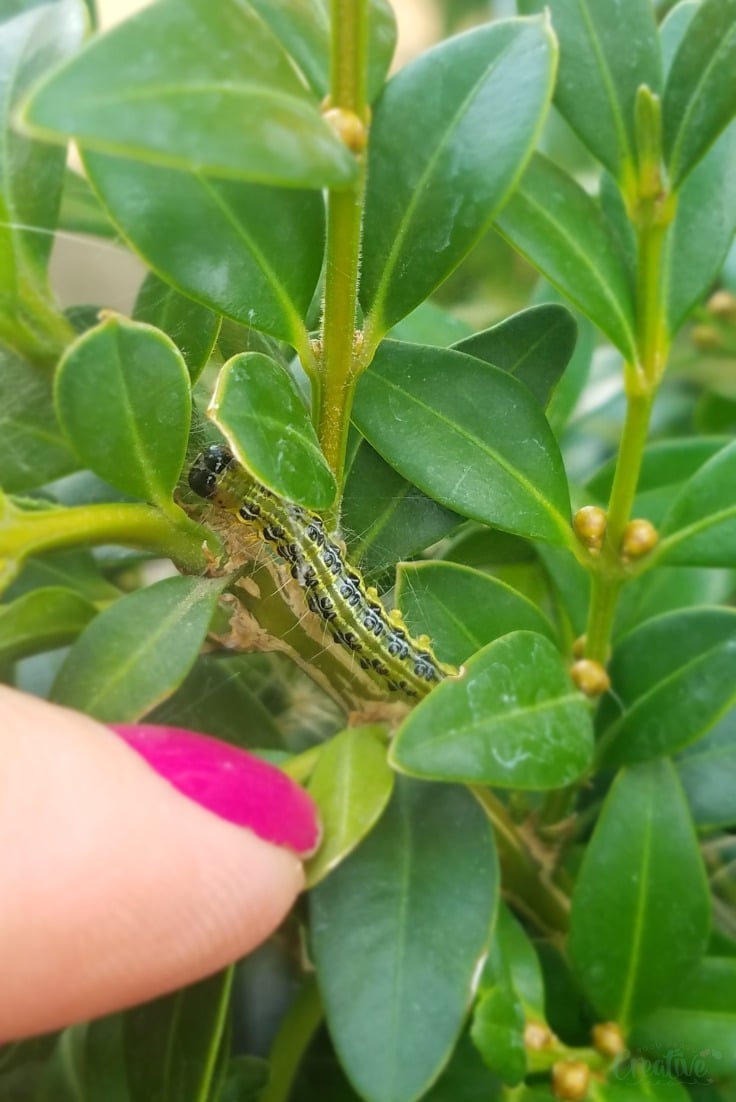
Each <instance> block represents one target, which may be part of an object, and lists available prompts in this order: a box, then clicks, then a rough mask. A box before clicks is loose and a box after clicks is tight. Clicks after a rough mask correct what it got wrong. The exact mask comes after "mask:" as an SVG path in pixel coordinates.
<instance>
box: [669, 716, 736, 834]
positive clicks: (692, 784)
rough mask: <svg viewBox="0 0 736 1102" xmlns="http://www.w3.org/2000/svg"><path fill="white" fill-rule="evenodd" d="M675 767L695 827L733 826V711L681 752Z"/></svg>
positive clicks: (735, 756)
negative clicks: (695, 824)
mask: <svg viewBox="0 0 736 1102" xmlns="http://www.w3.org/2000/svg"><path fill="white" fill-rule="evenodd" d="M675 764H676V766H677V772H678V773H679V776H680V780H681V781H682V785H683V788H684V789H685V795H686V796H687V798H688V803H689V804H690V811H691V812H692V816H693V819H694V820H695V822H696V823H697V825H698V826H701V827H708V828H711V829H712V828H713V827H731V826H734V825H736V711H734V710H732V711H730V712H729V713H728V714H727V715H725V716H724V717H723V719H722V720H721V721H720V722H719V723H717V724H716V726H715V727H714V728H713V729H712V730H711V731H709V732H708V734H707V735H705V737H704V738H701V739H698V741H697V742H696V743H694V744H693V745H692V746H688V747H687V748H686V749H685V750H683V752H682V753H681V754H679V755H678V757H677V759H676V762H675Z"/></svg>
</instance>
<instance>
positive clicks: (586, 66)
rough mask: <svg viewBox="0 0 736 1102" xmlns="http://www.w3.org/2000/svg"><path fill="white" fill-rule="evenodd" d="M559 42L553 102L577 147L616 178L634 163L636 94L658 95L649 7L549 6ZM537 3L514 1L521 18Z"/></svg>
mask: <svg viewBox="0 0 736 1102" xmlns="http://www.w3.org/2000/svg"><path fill="white" fill-rule="evenodd" d="M547 6H548V8H549V10H550V12H551V15H552V25H553V27H554V30H555V33H556V34H557V36H558V38H559V40H560V72H559V76H558V78H557V86H556V88H555V104H556V106H557V107H558V108H559V109H560V111H561V112H562V114H563V115H564V116H565V118H566V119H567V121H568V122H569V123H570V125H571V126H572V128H573V130H575V131H577V133H578V134H579V136H580V137H581V138H582V140H583V142H584V143H585V145H586V146H587V147H588V149H589V150H590V151H591V153H593V155H594V156H595V157H597V158H598V160H599V161H600V162H601V163H602V164H604V165H605V166H606V168H607V169H608V170H609V172H611V173H612V174H613V175H614V176H615V177H616V178H617V179H619V180H621V181H625V180H626V178H627V177H628V176H629V175H630V174H631V173H633V171H634V166H635V162H636V134H635V123H634V105H635V101H636V93H637V89H638V88H639V86H640V85H642V84H647V85H648V86H649V87H650V88H651V89H652V91H654V92H658V91H659V89H660V86H661V82H662V62H661V56H660V48H659V41H658V38H657V24H656V22H655V18H654V8H653V6H652V4H651V3H648V2H647V3H641V0H623V2H621V0H549V3H548V4H547ZM544 7H545V0H520V3H519V8H520V10H521V11H524V12H535V11H541V10H543V9H544Z"/></svg>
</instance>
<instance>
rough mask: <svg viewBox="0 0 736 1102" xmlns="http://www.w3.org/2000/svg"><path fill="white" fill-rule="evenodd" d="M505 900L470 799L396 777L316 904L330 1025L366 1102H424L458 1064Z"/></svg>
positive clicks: (449, 788) (485, 831)
mask: <svg viewBox="0 0 736 1102" xmlns="http://www.w3.org/2000/svg"><path fill="white" fill-rule="evenodd" d="M498 891H499V880H498V869H497V864H496V857H495V850H494V843H493V836H492V833H491V830H490V828H489V825H488V822H487V820H486V819H485V816H484V813H483V811H482V809H481V808H480V805H479V804H478V803H477V802H476V801H475V800H474V798H473V796H472V795H471V794H470V793H469V792H468V791H466V790H465V789H464V788H461V787H459V786H454V785H442V786H440V785H425V784H418V783H416V782H415V781H411V780H407V779H406V778H399V779H398V780H397V783H396V787H395V789H394V794H393V796H392V798H391V801H390V803H389V805H388V808H387V810H386V812H385V814H384V815H383V817H382V818H381V820H380V822H379V823H378V826H376V827H375V828H374V830H373V831H371V833H370V834H369V835H368V837H367V838H366V840H365V841H364V842H363V843H362V844H361V845H360V846H359V847H358V849H357V850H355V852H354V853H352V854H351V855H350V857H348V859H347V860H346V861H343V863H342V864H341V865H340V866H339V867H338V868H337V869H336V870H335V871H334V872H333V873H332V875H331V876H329V877H328V878H327V879H326V880H324V881H323V882H322V883H321V884H320V885H319V886H318V887H317V888H316V889H315V891H313V892H312V893H311V896H310V898H311V917H312V947H313V952H314V959H315V963H316V966H317V976H318V981H319V985H320V989H321V992H322V997H323V1001H324V1005H325V1012H326V1015H327V1024H328V1027H329V1030H330V1033H331V1034H332V1038H333V1041H334V1043H335V1047H336V1049H337V1052H338V1055H339V1057H340V1062H341V1064H342V1065H343V1067H344V1069H345V1071H346V1072H347V1074H348V1076H349V1078H350V1079H351V1081H352V1082H353V1084H354V1085H355V1087H356V1089H357V1090H358V1092H359V1093H360V1096H361V1097H362V1098H364V1099H366V1100H367V1102H395V1100H396V1099H407V1100H408V1099H414V1098H418V1097H419V1096H420V1095H421V1094H423V1093H424V1091H425V1090H426V1089H427V1088H428V1087H429V1085H430V1084H431V1083H432V1081H433V1080H434V1079H435V1078H436V1077H437V1075H438V1074H439V1072H440V1071H441V1069H442V1067H443V1066H444V1064H445V1063H446V1062H447V1060H448V1059H449V1057H450V1054H451V1052H452V1049H453V1046H454V1044H455V1041H456V1040H457V1037H458V1034H459V1033H460V1029H461V1027H462V1023H463V1018H464V1017H465V1013H466V1011H467V1009H468V1005H469V1003H470V1000H471V997H472V994H473V990H474V986H475V983H476V982H477V975H478V965H479V962H480V961H481V959H482V957H483V956H484V954H485V951H486V946H487V941H488V931H489V930H490V928H491V923H492V920H493V915H494V912H495V908H496V906H497V902H498ZM417 992H421V993H422V997H421V998H417Z"/></svg>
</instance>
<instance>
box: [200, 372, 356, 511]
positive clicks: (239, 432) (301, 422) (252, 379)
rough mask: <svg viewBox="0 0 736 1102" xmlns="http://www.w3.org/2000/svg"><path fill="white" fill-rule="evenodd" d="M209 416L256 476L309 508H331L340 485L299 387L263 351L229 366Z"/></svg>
mask: <svg viewBox="0 0 736 1102" xmlns="http://www.w3.org/2000/svg"><path fill="white" fill-rule="evenodd" d="M207 415H208V417H210V419H211V420H212V421H214V423H215V424H216V425H217V427H218V429H219V430H220V431H221V432H222V433H223V435H224V436H225V437H226V438H227V441H228V443H229V444H230V445H231V447H232V449H233V451H234V453H235V455H236V456H237V457H238V459H239V460H240V461H241V463H243V465H244V466H245V467H247V468H248V470H249V471H250V472H251V474H252V475H253V477H254V478H256V479H257V480H258V481H259V482H262V483H263V484H264V485H265V486H267V487H268V488H269V490H272V491H273V492H274V493H276V494H279V495H280V496H281V497H285V498H287V499H288V500H289V501H296V502H298V503H299V504H300V505H304V506H306V507H307V508H308V509H327V508H329V506H330V505H331V504H332V502H333V501H334V500H335V494H336V492H337V487H336V485H335V479H334V477H333V474H332V471H331V470H330V468H329V467H328V466H327V461H326V459H325V458H324V456H323V455H322V451H321V450H320V446H319V442H318V440H317V434H316V432H315V431H314V425H313V424H312V422H311V420H310V417H309V414H308V413H307V410H306V409H305V408H304V403H303V402H302V399H301V396H300V395H299V393H298V391H297V389H296V385H295V384H294V382H293V381H292V379H291V377H290V376H289V375H288V374H287V372H286V371H284V369H283V368H282V367H281V366H280V365H279V364H277V363H276V361H275V360H272V359H271V358H270V357H269V356H264V355H263V353H262V352H245V353H243V354H242V355H240V356H233V358H232V359H231V360H228V362H227V363H226V364H225V366H224V367H223V369H222V371H221V372H220V375H219V377H218V380H217V386H216V388H215V393H214V395H213V396H212V402H211V404H210V408H209V410H208V411H207Z"/></svg>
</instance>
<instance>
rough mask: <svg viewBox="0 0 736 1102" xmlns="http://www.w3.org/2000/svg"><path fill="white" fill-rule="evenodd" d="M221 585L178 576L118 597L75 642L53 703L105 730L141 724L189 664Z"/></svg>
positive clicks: (167, 693)
mask: <svg viewBox="0 0 736 1102" xmlns="http://www.w3.org/2000/svg"><path fill="white" fill-rule="evenodd" d="M224 584H225V582H224V580H222V579H217V580H214V581H213V580H210V579H204V578H186V577H180V576H177V577H174V578H165V579H164V580H163V581H161V582H156V583H155V584H154V585H152V586H148V587H147V588H145V589H136V590H134V591H133V592H132V593H129V594H127V595H126V596H125V597H121V598H120V600H119V601H116V602H115V604H113V605H111V606H110V607H109V608H107V609H105V611H104V612H102V613H100V615H99V616H97V617H96V618H95V619H94V620H93V621H92V623H91V624H89V626H88V627H87V628H86V629H85V631H83V632H82V634H81V635H80V637H79V638H78V639H77V641H76V643H75V644H74V646H73V647H72V649H71V650H70V651H69V654H68V655H67V657H66V659H65V660H64V663H63V665H62V666H61V669H60V670H59V672H58V674H57V676H56V680H55V681H54V685H53V688H52V692H51V695H52V698H53V699H54V700H56V701H57V702H58V703H59V704H66V705H68V706H69V707H70V708H78V709H79V710H80V711H83V712H86V713H87V714H88V715H91V716H94V717H95V719H101V720H103V721H106V722H110V723H132V722H134V721H135V720H137V719H140V717H141V716H143V715H145V714H146V713H147V712H149V711H150V710H151V709H152V708H153V707H154V706H155V705H156V704H160V702H161V701H162V700H163V699H164V698H165V697H166V696H168V695H169V693H171V692H173V690H174V689H175V688H176V687H177V686H178V685H180V684H181V682H182V681H183V680H184V678H185V677H186V675H187V673H188V672H189V670H190V669H191V668H192V666H193V665H194V662H195V660H196V658H197V655H198V654H199V648H200V647H201V645H202V642H203V640H204V637H205V635H206V634H207V628H208V627H209V623H210V620H211V619H212V615H213V613H214V611H215V607H216V605H217V598H218V596H219V594H220V592H221V590H222V587H223V585H224Z"/></svg>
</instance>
